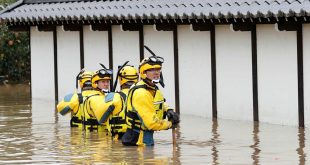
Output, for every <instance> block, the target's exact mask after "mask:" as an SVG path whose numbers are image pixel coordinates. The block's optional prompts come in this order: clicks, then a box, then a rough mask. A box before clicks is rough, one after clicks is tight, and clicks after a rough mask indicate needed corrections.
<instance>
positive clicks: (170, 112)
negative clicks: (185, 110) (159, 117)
mask: <svg viewBox="0 0 310 165" xmlns="http://www.w3.org/2000/svg"><path fill="white" fill-rule="evenodd" d="M167 118H168V120H169V121H171V122H172V125H177V124H178V123H179V122H180V117H179V114H177V113H176V112H174V111H173V110H172V109H169V110H168V111H167Z"/></svg>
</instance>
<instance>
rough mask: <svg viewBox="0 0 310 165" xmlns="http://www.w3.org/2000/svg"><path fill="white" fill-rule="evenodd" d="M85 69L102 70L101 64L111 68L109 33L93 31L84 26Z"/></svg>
mask: <svg viewBox="0 0 310 165" xmlns="http://www.w3.org/2000/svg"><path fill="white" fill-rule="evenodd" d="M83 30H84V67H85V69H87V70H91V71H96V70H98V69H101V66H100V65H99V63H102V64H104V65H105V66H107V67H109V43H108V32H107V31H91V30H90V26H84V27H83Z"/></svg>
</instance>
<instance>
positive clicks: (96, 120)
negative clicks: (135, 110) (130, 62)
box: [84, 69, 123, 132]
mask: <svg viewBox="0 0 310 165" xmlns="http://www.w3.org/2000/svg"><path fill="white" fill-rule="evenodd" d="M112 73H113V72H112V70H109V69H100V70H98V71H96V73H95V74H94V75H93V76H92V78H91V83H92V87H93V89H94V90H96V91H98V92H100V93H101V94H100V95H94V96H91V97H89V98H87V99H86V100H85V105H86V108H85V109H86V111H85V114H84V116H85V120H86V121H87V122H89V124H90V125H93V127H94V126H98V128H103V127H104V129H108V131H109V132H111V130H110V129H109V128H107V127H106V126H107V125H108V123H107V122H108V119H109V118H111V115H116V114H118V113H120V111H121V110H122V106H123V100H122V98H121V96H120V94H118V93H113V92H110V80H111V78H112Z"/></svg>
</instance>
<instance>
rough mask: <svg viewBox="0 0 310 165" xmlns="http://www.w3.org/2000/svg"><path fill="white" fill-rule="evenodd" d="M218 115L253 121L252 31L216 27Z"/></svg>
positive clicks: (221, 26) (224, 26) (225, 117)
mask: <svg viewBox="0 0 310 165" xmlns="http://www.w3.org/2000/svg"><path fill="white" fill-rule="evenodd" d="M215 45H216V78H217V80H216V81H217V111H218V117H219V118H224V119H234V120H253V94H252V93H253V92H252V90H253V87H252V52H251V32H233V31H231V30H230V27H229V25H218V26H215Z"/></svg>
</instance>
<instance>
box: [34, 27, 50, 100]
mask: <svg viewBox="0 0 310 165" xmlns="http://www.w3.org/2000/svg"><path fill="white" fill-rule="evenodd" d="M30 44H31V90H32V91H31V92H32V98H35V99H51V100H52V99H55V85H54V84H55V83H54V81H55V78H54V43H53V32H39V31H37V29H36V27H31V29H30Z"/></svg>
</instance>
